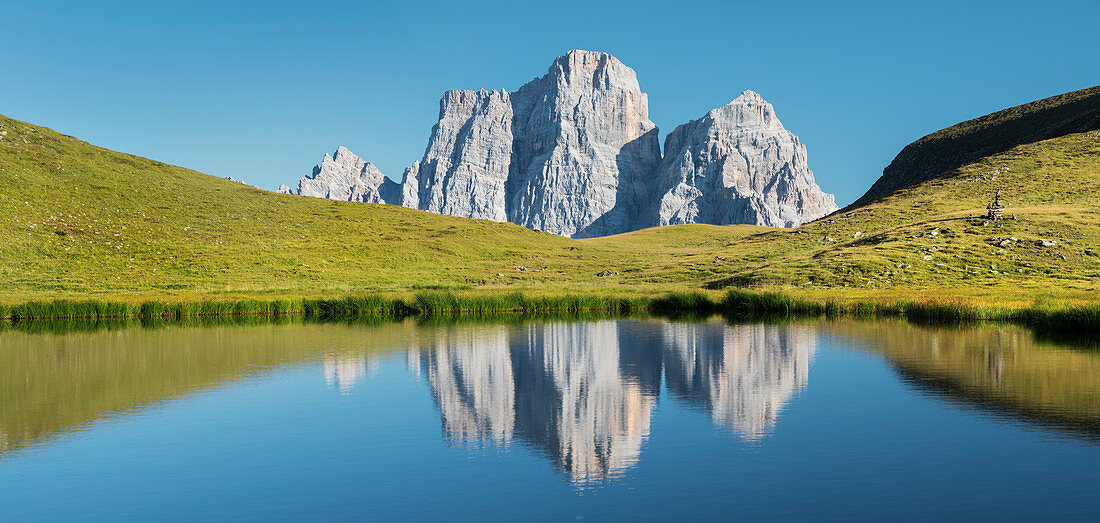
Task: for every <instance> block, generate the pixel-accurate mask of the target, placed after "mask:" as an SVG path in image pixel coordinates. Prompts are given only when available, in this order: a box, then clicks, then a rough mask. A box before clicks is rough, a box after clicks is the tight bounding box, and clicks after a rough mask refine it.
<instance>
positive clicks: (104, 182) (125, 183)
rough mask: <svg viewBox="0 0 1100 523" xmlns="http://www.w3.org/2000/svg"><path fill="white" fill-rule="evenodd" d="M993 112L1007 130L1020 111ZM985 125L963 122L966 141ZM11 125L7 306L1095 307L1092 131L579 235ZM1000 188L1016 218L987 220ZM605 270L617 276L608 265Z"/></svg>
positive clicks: (1098, 158)
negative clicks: (246, 180)
mask: <svg viewBox="0 0 1100 523" xmlns="http://www.w3.org/2000/svg"><path fill="white" fill-rule="evenodd" d="M1071 94H1072V93H1071ZM1080 99H1081V98H1080V97H1077V96H1071V97H1066V98H1064V99H1063V101H1064V102H1065V103H1064V104H1062V105H1067V106H1070V107H1071V109H1072V107H1077V106H1076V105H1073V104H1076V103H1078V102H1079V101H1080ZM1047 100H1048V101H1050V100H1058V98H1057V97H1055V98H1051V99H1047ZM1050 104H1052V105H1050V106H1049V107H1046V108H1045V109H1044V110H1045V111H1055V112H1056V113H1057V114H1060V115H1062V116H1060V117H1059V121H1069V120H1073V118H1072V115H1071V113H1072V110H1071V109H1066V108H1065V107H1062V106H1059V105H1057V103H1055V102H1050ZM995 114H996V115H1000V116H997V119H996V120H997V121H998V122H1000V123H999V124H997V126H999V127H998V128H1000V129H1002V130H1003V129H1005V128H1007V127H1004V126H1005V125H1009V124H1008V123H1005V122H1010V121H1011V118H1012V114H1013V113H1011V112H1009V113H1004V112H1002V113H995ZM1067 114H1069V115H1070V116H1066V115H1067ZM1029 115H1032V113H1027V112H1025V113H1024V116H1022V117H1025V118H1030V117H1031V116H1029ZM991 116H993V115H991ZM989 118H990V117H985V120H989ZM978 120H983V119H978ZM985 120H983V121H985ZM975 122H977V120H976V121H975ZM1013 125H1014V124H1013ZM989 128H990V127H989V126H988V125H983V124H980V123H966V122H964V124H960V125H959V126H955V127H953V128H951V129H954V130H952V131H950V133H951V134H952V135H953V136H956V137H957V138H958V139H959V140H964V141H965V139H966V135H967V131H966V130H967V129H970V130H971V131H972V132H973V133H978V134H980V133H983V132H986V130H988V129H989ZM0 131H6V132H7V134H6V135H5V136H4V137H3V139H0V180H2V181H3V182H4V187H5V190H4V191H0V230H2V232H3V237H2V238H0V303H9V304H11V303H16V302H22V301H27V300H32V299H56V298H77V299H79V298H100V299H113V300H134V301H140V300H144V299H166V300H169V301H171V300H177V301H178V300H201V299H209V298H215V299H217V298H222V297H226V298H229V297H247V298H264V297H279V298H283V297H303V298H305V297H333V296H340V295H348V294H365V293H381V294H389V295H404V296H410V295H412V294H413V293H416V292H418V291H420V290H423V289H449V290H458V291H460V292H467V293H505V292H513V291H524V292H530V293H535V294H539V293H543V294H561V293H601V294H634V295H653V294H656V293H664V292H668V291H682V290H692V289H695V290H705V289H712V290H724V289H730V288H751V289H768V290H787V291H793V290H797V292H798V293H799V294H801V295H803V296H806V297H808V298H810V299H826V298H828V299H839V300H845V299H853V300H854V299H864V298H871V299H918V300H919V299H937V300H942V299H954V298H960V299H977V300H980V301H983V302H996V303H998V304H1009V305H1017V304H1019V305H1031V304H1034V303H1035V302H1036V301H1037V300H1050V301H1060V302H1072V303H1084V302H1094V301H1095V296H1096V293H1097V291H1098V290H1100V288H1098V287H1100V223H1098V222H1100V132H1097V131H1089V132H1084V133H1072V134H1065V135H1062V136H1058V137H1055V138H1050V139H1045V140H1040V141H1035V142H1031V143H1025V144H1023V145H1017V146H1015V147H1011V148H1007V149H1005V150H1002V151H999V152H995V153H992V154H988V155H985V156H982V157H980V158H977V159H975V160H973V161H969V162H966V163H963V164H961V165H959V166H958V167H955V168H953V169H952V170H950V171H948V172H945V173H941V174H940V175H938V176H936V177H934V178H933V179H930V180H926V181H923V182H920V183H916V184H914V185H911V186H908V187H905V188H900V189H898V190H895V191H893V192H892V193H891V194H889V195H888V196H885V197H882V198H879V199H876V200H875V201H873V202H871V203H869V204H867V205H864V206H862V207H859V208H856V209H849V210H846V211H844V212H841V213H837V214H835V215H832V216H829V217H827V218H824V219H822V220H818V221H816V222H814V223H810V224H806V225H804V226H802V227H799V228H797V229H790V230H788V229H771V228H764V227H753V226H724V227H718V226H709V225H685V226H673V227H661V228H653V229H646V230H642V231H636V232H632V233H628V234H622V235H617V236H611V237H605V238H594V239H585V240H573V239H569V238H563V237H558V236H554V235H551V234H546V233H539V232H535V231H530V230H527V229H525V228H523V227H519V226H516V225H512V224H500V223H494V222H490V221H486V220H471V219H464V218H455V217H449V216H441V215H435V214H430V213H426V212H422V211H416V210H411V209H405V208H401V207H394V206H386V205H375V204H363V203H350V202H336V201H331V200H323V199H316V198H308V197H299V196H293V195H281V194H275V193H271V192H267V191H261V190H259V189H255V188H253V187H249V186H247V185H243V184H239V183H236V182H231V181H228V180H225V179H222V178H217V177H214V176H208V175H204V174H201V173H197V172H194V171H190V170H187V169H183V168H179V167H174V166H170V165H164V164H162V163H159V162H156V161H153V160H149V159H145V158H140V157H136V156H132V155H126V154H121V153H117V152H113V151H109V150H106V149H102V148H99V147H95V146H92V145H90V144H87V143H85V142H82V141H80V140H77V139H75V138H72V137H69V136H65V135H62V134H59V133H56V132H54V131H51V130H49V129H45V128H42V127H38V126H35V125H32V124H29V123H26V122H20V121H17V120H12V119H8V118H3V117H0ZM998 189H1000V190H1002V191H1003V194H1004V198H1005V200H1007V202H1008V204H1009V206H1008V210H1007V212H1006V217H1007V218H1008V219H1006V220H1004V221H1003V222H998V223H985V222H986V220H985V219H984V218H983V216H984V214H985V206H986V205H987V204H988V203H989V202H990V201H991V200H992V198H993V194H994V192H995V191H996V190H998ZM1040 240H1049V241H1054V242H1056V245H1053V246H1051V245H1046V246H1044V245H1042V244H1041V242H1040ZM605 270H606V271H612V272H614V273H617V274H615V275H612V276H602V277H601V276H597V273H599V272H601V271H605Z"/></svg>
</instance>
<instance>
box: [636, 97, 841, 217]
mask: <svg viewBox="0 0 1100 523" xmlns="http://www.w3.org/2000/svg"><path fill="white" fill-rule="evenodd" d="M657 181H658V184H659V185H658V191H657V193H658V194H660V195H661V197H660V199H659V200H658V202H657V209H656V213H657V216H656V225H674V224H681V223H710V224H714V225H724V224H728V223H751V224H755V225H768V226H772V227H794V226H797V225H799V224H801V223H803V222H806V221H808V220H812V219H815V218H820V217H822V216H825V215H826V214H829V213H831V212H833V211H835V210H836V209H837V206H836V202H835V201H834V199H833V195H831V194H826V193H824V192H822V191H821V188H819V187H818V186H817V183H816V182H815V181H814V173H813V172H812V171H810V168H809V167H808V166H807V165H806V146H804V145H802V142H800V141H799V140H798V137H797V136H795V135H794V134H793V133H791V132H790V131H788V130H786V129H784V128H783V124H781V123H780V122H779V119H778V118H776V116H775V110H774V108H772V105H771V104H769V103H768V102H766V101H764V99H763V98H762V97H761V96H760V95H759V94H757V93H754V92H752V91H745V92H744V93H741V96H738V97H737V98H735V99H734V100H733V101H732V102H730V103H728V104H726V105H724V106H722V107H719V108H717V109H714V110H713V111H710V112H709V113H707V114H706V115H705V116H703V117H702V118H700V119H698V120H693V121H691V122H688V123H686V124H684V125H681V126H679V127H677V128H676V129H675V130H673V131H672V132H671V133H669V135H668V137H667V138H666V139H665V153H664V161H663V162H662V163H661V169H660V171H659V173H658V178H657Z"/></svg>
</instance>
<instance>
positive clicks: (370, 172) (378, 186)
mask: <svg viewBox="0 0 1100 523" xmlns="http://www.w3.org/2000/svg"><path fill="white" fill-rule="evenodd" d="M282 191H283V189H282V188H280V192H282ZM296 194H299V195H301V196H314V197H317V198H330V199H333V200H344V201H352V202H368V203H392V204H397V205H400V204H401V187H400V186H399V185H398V184H397V183H396V182H394V181H393V180H390V179H389V178H386V176H385V175H384V174H382V171H379V170H378V168H377V167H375V166H374V164H372V163H370V162H368V161H365V160H363V159H362V158H360V157H358V156H356V155H355V153H352V152H351V151H349V150H347V149H346V148H344V147H340V148H338V149H336V152H335V153H334V154H332V155H331V156H330V155H327V154H326V155H325V157H324V158H323V159H322V160H321V164H320V165H317V166H315V167H314V168H313V173H312V174H311V175H309V176H305V177H302V179H301V181H299V182H298V190H297V192H296Z"/></svg>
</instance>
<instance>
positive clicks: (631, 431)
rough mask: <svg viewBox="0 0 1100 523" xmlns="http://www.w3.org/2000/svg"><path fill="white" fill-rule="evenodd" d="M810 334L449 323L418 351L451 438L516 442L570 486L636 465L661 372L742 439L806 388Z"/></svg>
mask: <svg viewBox="0 0 1100 523" xmlns="http://www.w3.org/2000/svg"><path fill="white" fill-rule="evenodd" d="M815 340H816V337H815V335H814V331H813V329H812V328H811V327H805V326H797V325H741V326H729V325H726V324H724V323H721V322H708V323H667V322H645V323H640V322H623V321H604V322H597V323H550V324H533V325H523V326H504V325H500V326H483V327H479V328H478V329H476V331H471V330H469V329H462V328H455V329H452V330H450V331H445V332H442V333H440V335H439V336H438V337H436V338H434V339H433V340H431V341H430V342H428V343H423V344H422V345H421V347H420V349H419V350H417V349H410V353H409V363H410V367H411V368H412V369H413V370H414V371H416V372H421V373H423V375H424V376H426V377H427V380H428V383H429V385H430V387H431V393H432V396H433V398H434V399H435V402H436V404H437V405H438V407H439V410H440V415H441V416H442V418H443V431H444V436H445V437H446V438H447V439H448V440H449V441H452V442H456V443H459V442H462V443H475V444H500V443H505V442H508V441H510V440H511V439H512V438H518V439H520V440H522V441H524V442H526V443H528V444H530V445H532V446H534V447H536V448H538V449H541V450H542V451H544V452H545V453H546V454H547V455H548V456H549V457H550V458H551V459H552V460H553V461H554V462H555V463H556V464H557V465H558V466H559V467H560V468H561V469H562V470H564V471H565V472H566V473H567V474H568V475H569V476H570V478H571V480H572V481H574V482H576V483H588V482H592V481H600V480H604V479H606V478H608V477H611V476H614V475H616V474H619V473H621V472H622V471H624V470H626V469H627V468H629V467H630V466H632V465H633V464H634V463H636V462H637V461H638V458H639V455H640V454H641V449H642V444H643V443H644V441H645V439H646V437H647V436H648V435H649V428H650V419H651V417H652V414H653V410H654V407H655V406H656V404H657V398H658V396H659V394H660V390H661V383H660V380H661V376H662V374H663V375H664V378H665V385H666V387H667V389H668V390H669V391H671V392H672V393H673V394H674V395H675V396H676V397H678V398H681V399H683V400H685V401H687V402H689V403H691V404H693V405H696V406H699V407H701V408H703V409H705V410H707V411H709V412H710V413H711V416H712V417H713V419H714V421H715V423H716V424H719V425H721V426H724V427H727V428H729V429H731V430H732V431H734V432H736V433H737V434H740V435H741V436H742V437H743V438H745V439H746V440H755V439H758V438H761V437H763V436H764V435H765V434H767V432H768V431H770V430H771V429H772V428H773V427H774V424H775V421H776V418H777V416H778V414H779V412H780V411H781V410H782V408H783V406H784V405H785V404H786V402H788V401H789V400H790V399H791V398H792V397H793V396H794V395H795V394H796V393H797V392H798V391H799V390H800V389H802V388H803V387H804V386H805V384H806V380H807V377H808V373H809V364H810V360H811V358H812V356H813V353H814V350H815V347H816V346H815Z"/></svg>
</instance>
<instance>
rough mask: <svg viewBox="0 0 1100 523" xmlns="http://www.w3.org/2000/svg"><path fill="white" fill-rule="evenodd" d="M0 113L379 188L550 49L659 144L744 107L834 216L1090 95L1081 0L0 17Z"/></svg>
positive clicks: (133, 148) (226, 172)
mask: <svg viewBox="0 0 1100 523" xmlns="http://www.w3.org/2000/svg"><path fill="white" fill-rule="evenodd" d="M0 35H2V37H0V38H2V41H3V46H2V48H0V113H2V114H6V115H8V116H11V117H14V118H18V119H21V120H27V121H30V122H33V123H37V124H40V125H46V126H50V127H53V128H54V129H57V130H59V131H61V132H65V133H67V134H71V135H74V136H77V137H79V138H83V139H85V140H88V141H90V142H92V143H94V144H96V145H100V146H103V147H108V148H111V149H116V150H121V151H125V152H129V153H134V154H139V155H142V156H147V157H150V158H155V159H157V160H161V161H164V162H168V163H173V164H177V165H182V166H185V167H189V168H192V169H196V170H199V171H202V172H206V173H209V174H215V175H219V176H232V177H234V178H239V179H243V180H245V181H247V182H249V183H252V184H254V185H259V186H261V187H265V188H274V187H276V186H277V185H278V184H279V183H287V184H288V185H293V184H294V183H295V182H296V180H297V179H298V177H300V176H301V175H303V174H305V173H308V172H309V170H310V168H311V167H312V166H313V165H314V164H315V163H317V162H318V161H319V160H320V158H321V155H322V154H324V153H326V152H331V151H333V150H335V149H336V147H337V146H338V145H345V146H347V147H349V148H350V149H351V150H352V151H355V152H356V153H357V154H359V155H360V156H363V157H364V158H366V159H367V160H370V161H372V162H374V163H375V164H376V165H378V166H379V167H380V168H381V169H382V170H383V172H385V173H386V174H388V175H390V176H391V177H398V178H399V177H400V175H401V171H402V170H403V168H404V167H405V166H406V165H408V164H410V163H412V162H413V161H414V160H417V159H419V158H420V157H421V156H422V155H423V152H424V147H425V145H426V144H427V139H428V134H429V132H430V130H431V126H432V125H433V124H434V123H435V119H436V116H437V113H438V102H439V97H440V95H441V94H442V93H443V91H445V90H447V89H452V88H468V89H477V88H487V89H492V88H506V89H509V90H514V89H516V88H518V87H519V86H520V85H522V84H523V83H525V82H527V81H528V80H530V79H532V78H535V77H537V76H541V75H542V74H544V73H545V72H546V69H547V67H549V65H550V63H551V62H552V61H553V59H554V58H555V57H556V56H558V55H560V54H562V53H563V52H565V51H567V50H569V49H574V48H577V49H590V50H599V51H606V52H609V53H612V54H614V55H615V56H617V57H618V58H619V59H621V60H622V61H623V62H625V63H626V64H627V65H629V66H630V67H632V68H634V70H635V71H637V72H638V78H639V81H640V83H641V86H642V90H643V91H645V92H647V93H649V104H650V118H651V119H652V120H653V121H654V122H656V123H657V125H658V126H659V127H660V128H661V132H662V135H663V134H665V133H667V132H669V131H671V130H672V129H673V128H674V127H675V126H676V125H679V124H680V123H683V122H686V121H687V120H689V119H693V118H698V117H699V116H701V115H703V114H704V113H706V112H707V111H708V110H710V109H712V108H714V107H717V106H720V105H722V104H724V103H726V102H728V101H729V100H731V99H733V98H734V97H735V96H737V95H738V94H739V93H740V92H741V91H743V90H745V89H752V90H755V91H757V92H759V93H761V94H762V95H763V96H764V98H766V99H767V100H768V101H770V102H771V103H772V104H774V105H775V108H776V111H777V113H778V115H779V118H780V119H781V120H782V121H783V123H784V125H785V126H786V127H787V128H788V129H790V130H791V131H793V132H794V133H795V134H797V135H798V136H799V137H800V138H801V139H802V141H803V142H804V143H805V144H806V146H807V148H808V149H809V160H810V167H811V168H812V169H813V170H814V172H815V173H816V175H817V179H818V182H819V183H820V185H821V186H822V187H823V188H824V189H825V190H826V191H829V192H833V193H835V194H836V195H837V201H838V203H841V204H845V203H849V202H851V201H852V200H854V199H855V198H857V197H858V196H859V195H861V194H862V193H863V191H864V190H866V188H867V187H868V186H869V185H870V184H871V183H872V182H873V181H874V180H875V179H876V178H877V177H878V176H879V174H881V171H882V168H883V167H884V166H885V165H886V164H888V163H889V162H890V160H891V159H892V158H893V157H894V155H895V154H896V153H897V152H898V151H899V150H900V149H901V147H903V146H904V145H905V144H907V143H909V142H911V141H913V140H915V139H917V138H919V137H921V136H923V135H924V134H927V133H929V132H932V131H935V130H937V129H940V128H942V127H946V126H948V125H951V124H954V123H956V122H959V121H962V120H966V119H969V118H972V117H975V116H979V115H982V114H985V113H988V112H992V111H995V110H998V109H1001V108H1004V107H1009V106H1012V105H1016V104H1020V103H1023V102H1028V101H1031V100H1034V99H1038V98H1043V97H1046V96H1050V95H1054V94H1058V93H1062V92H1065V91H1071V90H1075V89H1081V88H1084V87H1089V86H1092V85H1095V84H1100V1H1096V0H1093V1H1083V2H1058V1H1047V2H1041V3H1040V2H1034V1H1030V2H1013V1H1001V2H965V1H960V0H955V1H950V2H938V1H925V2H905V3H901V2H884V1H878V2H822V1H817V2H796V1H789V2H766V1H759V0H758V1H755V2H710V1H689V2H674V1H667V0H666V1H662V2H648V1H632V2H614V3H611V2H608V3H605V2H599V1H594V0H586V1H581V2H572V1H558V2H523V1H519V0H514V1H511V2H495V1H452V2H392V3H391V2H324V1H309V2H304V1H299V2H200V1H191V2H179V3H174V4H172V3H169V2H110V1H105V2H54V1H49V0H33V1H18V2H15V1H6V0H0Z"/></svg>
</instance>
